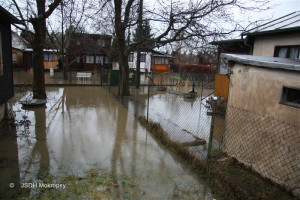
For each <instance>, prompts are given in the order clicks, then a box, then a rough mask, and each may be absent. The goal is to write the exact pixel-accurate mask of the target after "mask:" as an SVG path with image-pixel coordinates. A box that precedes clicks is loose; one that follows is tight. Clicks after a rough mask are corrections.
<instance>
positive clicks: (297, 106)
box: [279, 86, 300, 109]
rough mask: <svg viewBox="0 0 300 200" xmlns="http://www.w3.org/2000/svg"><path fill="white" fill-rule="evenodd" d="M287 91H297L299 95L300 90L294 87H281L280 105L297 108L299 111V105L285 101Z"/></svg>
mask: <svg viewBox="0 0 300 200" xmlns="http://www.w3.org/2000/svg"><path fill="white" fill-rule="evenodd" d="M288 90H298V91H299V93H300V88H295V87H288V86H282V91H281V98H280V102H279V103H280V104H283V105H286V106H290V107H294V108H299V109H300V103H299V104H298V103H294V102H290V101H288V100H287V98H288Z"/></svg>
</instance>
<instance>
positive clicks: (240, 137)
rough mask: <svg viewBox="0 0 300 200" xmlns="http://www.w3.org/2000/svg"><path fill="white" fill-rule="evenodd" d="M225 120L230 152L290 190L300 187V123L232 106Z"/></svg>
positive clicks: (225, 139) (225, 145)
mask: <svg viewBox="0 0 300 200" xmlns="http://www.w3.org/2000/svg"><path fill="white" fill-rule="evenodd" d="M226 120H227V126H226V132H225V134H224V144H223V145H224V150H225V151H226V153H227V154H229V155H230V156H233V157H235V158H237V159H238V160H239V161H240V162H242V163H244V164H245V165H247V166H250V167H252V168H253V169H254V170H255V171H257V172H259V173H260V174H261V175H263V176H264V177H266V178H269V179H271V180H273V181H274V182H276V183H278V184H280V185H283V186H285V187H287V188H288V189H290V190H294V189H297V188H298V189H299V187H300V174H299V172H300V165H299V163H300V154H299V149H300V137H299V135H300V127H299V126H295V125H292V124H289V123H287V122H283V121H280V120H277V119H274V118H272V117H267V116H262V115H260V114H257V113H253V112H249V111H247V110H243V109H240V108H236V107H233V106H228V108H227V115H226Z"/></svg>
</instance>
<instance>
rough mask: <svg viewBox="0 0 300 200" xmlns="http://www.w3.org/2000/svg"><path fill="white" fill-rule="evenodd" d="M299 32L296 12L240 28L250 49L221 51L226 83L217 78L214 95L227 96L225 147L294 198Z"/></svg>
mask: <svg viewBox="0 0 300 200" xmlns="http://www.w3.org/2000/svg"><path fill="white" fill-rule="evenodd" d="M299 33H300V12H293V13H291V14H289V15H285V16H283V17H281V18H278V19H275V20H273V21H271V22H268V23H265V24H263V25H261V26H258V27H256V28H254V29H251V30H249V31H247V32H244V33H243V34H242V40H243V41H244V43H245V44H246V45H247V46H249V47H250V53H251V55H240V54H221V60H222V62H221V63H223V66H224V69H226V70H225V71H226V75H223V77H227V78H226V81H227V84H226V87H224V85H225V84H224V83H225V81H224V80H225V79H224V80H223V82H222V81H218V80H217V76H216V82H215V95H216V96H222V94H221V92H220V91H222V90H223V92H224V91H225V90H226V92H225V93H224V96H225V98H227V96H228V100H227V111H226V120H225V121H226V125H225V126H226V128H225V133H224V135H223V150H224V151H225V152H226V153H227V154H228V155H230V156H232V157H234V158H236V159H237V160H238V161H239V162H241V163H244V164H245V165H246V166H248V167H250V168H252V169H253V170H255V171H256V172H258V173H259V174H261V175H262V176H264V177H266V178H268V179H270V180H272V181H273V182H275V183H278V184H280V185H282V186H284V187H285V188H286V189H287V190H289V191H291V192H293V194H294V195H295V196H297V197H298V198H300V189H299V188H300V177H299V172H300V165H299V163H300V157H299V155H300V34H299ZM220 76H221V75H220ZM222 87H223V89H220V88H222ZM224 96H223V97H224Z"/></svg>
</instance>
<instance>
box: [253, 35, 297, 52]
mask: <svg viewBox="0 0 300 200" xmlns="http://www.w3.org/2000/svg"><path fill="white" fill-rule="evenodd" d="M283 45H300V34H299V33H294V34H285V35H284V36H282V35H281V36H279V35H278V36H258V37H256V38H255V42H254V48H253V55H254V56H272V57H273V56H274V50H275V46H283Z"/></svg>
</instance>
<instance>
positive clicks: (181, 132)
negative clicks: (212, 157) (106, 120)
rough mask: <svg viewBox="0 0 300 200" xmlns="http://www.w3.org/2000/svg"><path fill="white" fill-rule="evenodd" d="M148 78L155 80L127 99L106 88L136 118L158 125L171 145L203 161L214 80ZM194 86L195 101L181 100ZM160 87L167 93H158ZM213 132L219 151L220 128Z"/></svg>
mask: <svg viewBox="0 0 300 200" xmlns="http://www.w3.org/2000/svg"><path fill="white" fill-rule="evenodd" d="M142 76H143V75H142ZM151 77H154V78H152V80H148V81H149V82H148V83H150V84H151V85H144V86H140V87H139V89H136V88H135V86H131V87H130V93H131V96H130V97H120V96H119V95H118V89H119V88H118V87H111V86H109V87H106V88H107V89H108V90H109V91H110V93H112V94H113V95H115V96H116V97H118V99H119V100H120V101H121V102H123V104H124V105H128V107H131V108H133V109H134V110H133V112H135V115H136V116H138V117H139V116H144V117H145V118H148V119H149V121H151V122H154V123H158V124H160V126H161V127H162V129H163V130H164V131H165V132H166V133H167V134H168V136H169V139H170V140H171V141H174V142H177V143H179V144H180V145H182V147H184V148H186V149H188V150H189V152H190V153H192V154H193V155H195V156H197V158H199V159H201V160H205V159H206V157H207V149H208V142H209V134H210V126H211V118H212V116H211V115H210V113H211V109H210V107H209V106H208V105H207V101H208V100H209V98H210V96H211V95H212V93H213V89H211V88H213V80H214V79H213V76H212V75H210V74H178V73H177V74H176V73H169V74H167V73H161V74H152V76H151ZM161 80H162V81H161ZM142 83H143V82H142ZM144 83H145V82H144ZM193 84H195V86H194V91H195V92H197V96H196V98H195V99H187V98H184V96H183V95H184V94H186V93H188V92H189V91H191V90H192V87H193V86H192V85H193ZM166 85H167V86H166ZM162 86H163V87H165V89H166V91H159V90H160V89H161V87H162ZM148 95H149V101H148ZM124 102H125V103H124ZM222 121H224V118H222V117H221V118H220V119H219V120H216V124H217V123H221V124H222ZM216 130H218V131H219V134H216V136H217V138H216V139H214V140H213V146H214V147H217V148H220V147H221V143H220V142H221V141H222V136H221V135H222V134H221V133H222V131H223V132H224V130H220V128H219V127H217V128H216Z"/></svg>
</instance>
